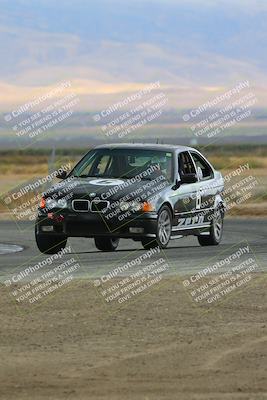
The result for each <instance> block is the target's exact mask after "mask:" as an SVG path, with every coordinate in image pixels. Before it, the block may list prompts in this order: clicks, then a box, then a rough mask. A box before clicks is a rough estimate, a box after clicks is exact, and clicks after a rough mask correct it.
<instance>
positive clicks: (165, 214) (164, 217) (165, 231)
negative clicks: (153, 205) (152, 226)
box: [141, 206, 172, 249]
mask: <svg viewBox="0 0 267 400" xmlns="http://www.w3.org/2000/svg"><path fill="white" fill-rule="evenodd" d="M171 232H172V215H171V211H170V209H169V207H168V206H163V207H162V208H161V209H160V210H159V213H158V219H157V233H156V235H157V236H156V239H154V240H153V239H151V238H143V239H142V241H141V242H142V245H143V247H144V248H145V249H152V248H155V247H158V246H159V247H160V248H161V249H165V248H166V247H167V246H168V243H169V241H170V238H171Z"/></svg>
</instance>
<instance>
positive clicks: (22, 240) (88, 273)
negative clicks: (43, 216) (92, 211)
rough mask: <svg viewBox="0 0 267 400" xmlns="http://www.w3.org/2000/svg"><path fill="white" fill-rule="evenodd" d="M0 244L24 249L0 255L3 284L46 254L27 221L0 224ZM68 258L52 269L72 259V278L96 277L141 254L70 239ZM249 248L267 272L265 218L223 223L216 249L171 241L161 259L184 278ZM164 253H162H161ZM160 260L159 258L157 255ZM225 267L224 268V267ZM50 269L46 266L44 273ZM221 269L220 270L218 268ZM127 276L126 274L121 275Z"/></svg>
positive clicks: (129, 247)
mask: <svg viewBox="0 0 267 400" xmlns="http://www.w3.org/2000/svg"><path fill="white" fill-rule="evenodd" d="M0 226H1V230H0V243H2V244H4V245H5V246H4V247H5V248H6V244H15V245H18V246H22V247H23V251H20V252H16V253H14V252H13V253H10V254H2V255H0V281H1V282H3V281H4V280H5V279H7V277H8V276H10V275H12V274H13V273H14V272H15V271H19V270H21V269H23V268H26V267H27V266H31V265H35V264H36V263H37V262H39V261H42V260H45V259H46V258H47V256H46V255H43V254H41V253H39V251H38V249H37V248H36V245H35V239H34V230H33V225H32V224H31V223H29V222H23V223H20V225H19V227H18V226H17V225H16V224H15V223H14V222H13V221H1V222H0ZM68 244H70V245H71V248H72V253H71V255H69V254H68V255H64V256H63V257H62V259H61V260H55V261H53V266H55V265H57V264H60V263H62V261H63V260H64V259H67V258H68V257H69V258H70V256H74V254H75V258H76V259H77V260H78V261H79V263H80V265H81V268H80V269H79V271H77V273H75V278H82V279H84V278H86V279H89V278H96V277H99V276H102V275H103V274H105V273H107V272H109V271H110V270H112V268H114V267H115V266H116V265H117V264H119V263H122V262H124V263H126V262H127V261H129V260H131V259H136V258H138V257H139V256H140V255H141V254H143V253H144V250H143V248H142V246H141V244H140V243H139V242H134V241H132V240H125V239H124V240H121V241H120V244H119V247H118V249H117V251H116V252H113V253H104V252H100V251H98V250H97V249H96V248H95V246H94V241H93V240H92V239H86V238H71V239H69V241H68ZM247 244H248V245H249V247H250V252H251V251H252V252H253V253H254V255H255V257H256V260H257V264H258V266H259V269H258V271H259V270H260V271H265V272H266V271H267V219H252V218H238V219H236V218H230V219H226V220H225V224H224V235H223V240H222V242H221V244H220V245H219V246H209V247H200V246H199V245H198V241H197V238H195V237H192V236H190V237H186V238H182V239H177V240H172V241H171V242H170V243H169V246H168V248H167V249H166V250H164V255H163V256H164V257H165V258H166V260H167V261H168V263H169V265H170V268H169V270H168V274H171V275H178V276H184V275H188V274H192V273H195V272H196V271H199V270H201V269H203V268H205V266H206V265H210V264H214V263H215V262H217V261H219V260H223V259H225V258H226V257H227V256H229V255H231V254H233V252H235V251H236V250H237V249H238V248H240V247H243V246H246V245H247ZM162 254H163V253H162ZM157 257H159V255H157ZM226 267H227V266H226ZM45 268H47V269H51V266H49V265H48V266H45V267H44V269H43V270H45ZM221 270H223V268H222V269H221ZM123 275H127V273H123Z"/></svg>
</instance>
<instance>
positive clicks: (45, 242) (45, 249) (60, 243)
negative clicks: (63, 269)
mask: <svg viewBox="0 0 267 400" xmlns="http://www.w3.org/2000/svg"><path fill="white" fill-rule="evenodd" d="M35 240H36V244H37V247H38V249H39V250H40V252H41V253H44V254H56V253H58V252H59V251H60V250H63V249H64V248H65V247H66V244H67V240H68V239H67V238H66V237H65V236H52V235H51V236H48V235H40V234H38V233H35Z"/></svg>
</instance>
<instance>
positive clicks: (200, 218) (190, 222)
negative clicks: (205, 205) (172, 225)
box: [177, 215, 204, 227]
mask: <svg viewBox="0 0 267 400" xmlns="http://www.w3.org/2000/svg"><path fill="white" fill-rule="evenodd" d="M203 222H204V215H195V216H194V217H187V218H179V219H178V225H177V226H178V227H184V226H197V225H201V224H203Z"/></svg>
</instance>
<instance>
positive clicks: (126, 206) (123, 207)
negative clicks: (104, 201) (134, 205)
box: [119, 201, 130, 211]
mask: <svg viewBox="0 0 267 400" xmlns="http://www.w3.org/2000/svg"><path fill="white" fill-rule="evenodd" d="M119 207H120V210H121V211H127V210H128V209H129V208H130V203H127V202H126V201H122V202H121V203H120V206H119Z"/></svg>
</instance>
